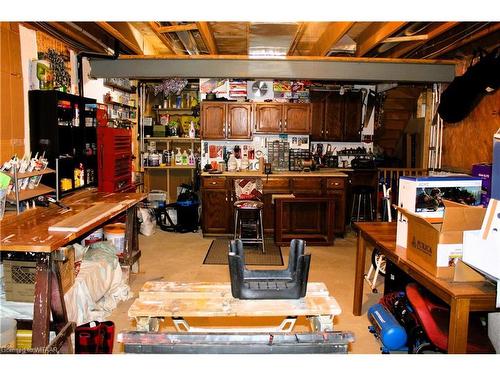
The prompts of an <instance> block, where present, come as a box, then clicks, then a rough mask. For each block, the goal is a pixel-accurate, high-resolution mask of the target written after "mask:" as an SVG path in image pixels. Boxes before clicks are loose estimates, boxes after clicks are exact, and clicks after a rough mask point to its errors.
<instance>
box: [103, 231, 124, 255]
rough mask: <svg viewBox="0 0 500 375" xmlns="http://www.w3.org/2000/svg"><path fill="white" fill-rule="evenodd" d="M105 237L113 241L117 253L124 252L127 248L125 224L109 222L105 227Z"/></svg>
mask: <svg viewBox="0 0 500 375" xmlns="http://www.w3.org/2000/svg"><path fill="white" fill-rule="evenodd" d="M104 237H105V239H106V240H107V241H110V242H111V243H113V245H114V247H115V249H116V254H122V253H123V251H124V250H125V224H123V223H116V224H109V225H106V226H105V227H104Z"/></svg>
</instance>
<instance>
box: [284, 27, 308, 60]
mask: <svg viewBox="0 0 500 375" xmlns="http://www.w3.org/2000/svg"><path fill="white" fill-rule="evenodd" d="M306 29H307V23H306V22H301V23H300V24H299V27H298V28H297V32H296V33H295V36H294V38H293V41H292V44H291V45H290V48H289V49H288V52H287V56H292V55H293V54H294V52H295V49H296V48H297V46H298V45H299V43H300V40H301V39H302V36H303V35H304V32H305V31H306Z"/></svg>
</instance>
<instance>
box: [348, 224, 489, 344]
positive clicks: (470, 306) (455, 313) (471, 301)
mask: <svg viewBox="0 0 500 375" xmlns="http://www.w3.org/2000/svg"><path fill="white" fill-rule="evenodd" d="M354 228H356V229H358V230H359V234H358V247H357V253H356V276H355V280H354V304H353V314H354V315H356V316H359V315H361V313H362V311H361V310H362V303H363V286H364V273H365V260H366V248H367V246H368V245H370V246H376V247H377V248H378V249H380V251H381V253H382V254H383V255H384V256H385V257H386V258H387V259H388V260H389V261H391V262H392V263H394V264H395V265H396V266H397V267H398V268H399V269H401V270H402V271H403V272H405V273H406V274H408V275H409V276H410V277H411V278H413V279H414V280H415V281H416V282H418V283H419V284H421V285H422V286H423V287H425V288H426V289H428V290H429V291H430V292H431V293H433V294H434V295H436V296H437V297H439V298H440V299H441V300H443V301H444V302H445V303H447V304H448V305H449V306H450V324H449V336H448V353H466V347H467V334H468V332H467V330H468V325H469V312H471V311H495V310H497V309H496V307H495V299H496V288H495V286H494V285H493V284H492V283H490V282H453V281H447V280H444V279H439V278H437V277H435V276H434V275H432V274H430V273H429V272H427V271H426V270H425V269H423V268H422V267H420V266H418V265H416V264H415V263H413V262H411V261H409V260H408V259H407V258H406V249H405V248H402V247H400V246H396V223H385V222H357V223H354Z"/></svg>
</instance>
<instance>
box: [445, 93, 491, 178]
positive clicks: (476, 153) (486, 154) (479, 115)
mask: <svg viewBox="0 0 500 375" xmlns="http://www.w3.org/2000/svg"><path fill="white" fill-rule="evenodd" d="M498 128H500V90H497V91H496V92H494V93H492V94H490V95H486V96H485V97H483V99H482V100H481V101H480V102H479V104H478V105H477V107H476V108H474V110H473V111H472V112H471V114H470V115H469V116H468V117H467V118H466V119H464V120H463V121H461V122H459V123H456V124H445V127H444V132H443V157H442V166H443V168H445V169H446V168H447V169H454V170H462V171H468V172H470V170H471V166H472V164H476V163H482V162H484V163H491V161H492V152H493V135H494V134H495V132H496V131H497V130H498Z"/></svg>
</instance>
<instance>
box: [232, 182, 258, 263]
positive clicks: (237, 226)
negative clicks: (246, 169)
mask: <svg viewBox="0 0 500 375" xmlns="http://www.w3.org/2000/svg"><path fill="white" fill-rule="evenodd" d="M262 190H263V188H262V180H261V179H259V178H257V179H256V178H242V179H236V180H234V191H235V196H236V202H234V239H235V240H237V239H239V240H241V242H242V243H244V244H245V243H251V244H260V245H261V246H262V252H263V253H265V252H266V250H265V245H264V223H263V220H262V209H263V207H264V203H262V202H261V199H262ZM251 221H255V225H252V223H251ZM249 228H250V229H252V231H254V232H255V236H254V237H244V236H243V235H242V232H244V230H247V229H249Z"/></svg>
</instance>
